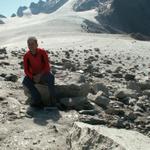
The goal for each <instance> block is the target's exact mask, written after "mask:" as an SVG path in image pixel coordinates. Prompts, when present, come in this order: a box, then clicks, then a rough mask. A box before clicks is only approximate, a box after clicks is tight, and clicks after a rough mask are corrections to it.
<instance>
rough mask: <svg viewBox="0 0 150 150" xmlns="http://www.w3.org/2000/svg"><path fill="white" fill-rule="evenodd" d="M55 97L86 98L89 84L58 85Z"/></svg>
mask: <svg viewBox="0 0 150 150" xmlns="http://www.w3.org/2000/svg"><path fill="white" fill-rule="evenodd" d="M56 92H57V96H58V97H60V98H63V97H80V96H87V94H88V92H89V84H87V83H82V84H77V83H76V84H67V83H66V84H60V85H56Z"/></svg>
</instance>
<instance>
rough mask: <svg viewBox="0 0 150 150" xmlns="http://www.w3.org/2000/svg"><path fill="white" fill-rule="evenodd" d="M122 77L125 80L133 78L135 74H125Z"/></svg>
mask: <svg viewBox="0 0 150 150" xmlns="http://www.w3.org/2000/svg"><path fill="white" fill-rule="evenodd" d="M124 78H125V80H127V81H129V80H135V75H133V74H126V75H125V77H124Z"/></svg>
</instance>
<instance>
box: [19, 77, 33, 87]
mask: <svg viewBox="0 0 150 150" xmlns="http://www.w3.org/2000/svg"><path fill="white" fill-rule="evenodd" d="M22 84H23V85H25V86H28V85H30V84H33V81H32V80H31V79H30V78H29V77H27V76H25V77H24V79H23V81H22Z"/></svg>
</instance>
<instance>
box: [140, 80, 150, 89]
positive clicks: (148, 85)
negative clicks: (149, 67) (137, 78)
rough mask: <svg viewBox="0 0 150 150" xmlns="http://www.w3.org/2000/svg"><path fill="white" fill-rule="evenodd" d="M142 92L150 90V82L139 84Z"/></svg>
mask: <svg viewBox="0 0 150 150" xmlns="http://www.w3.org/2000/svg"><path fill="white" fill-rule="evenodd" d="M138 85H139V87H140V88H141V90H149V89H150V82H149V81H141V82H139V83H138Z"/></svg>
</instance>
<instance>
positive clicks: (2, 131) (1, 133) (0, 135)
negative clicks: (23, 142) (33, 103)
mask: <svg viewBox="0 0 150 150" xmlns="http://www.w3.org/2000/svg"><path fill="white" fill-rule="evenodd" d="M8 134H9V131H8V129H7V128H6V127H4V126H2V125H1V126H0V141H3V140H4V139H5V138H6V137H7V136H8Z"/></svg>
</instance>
